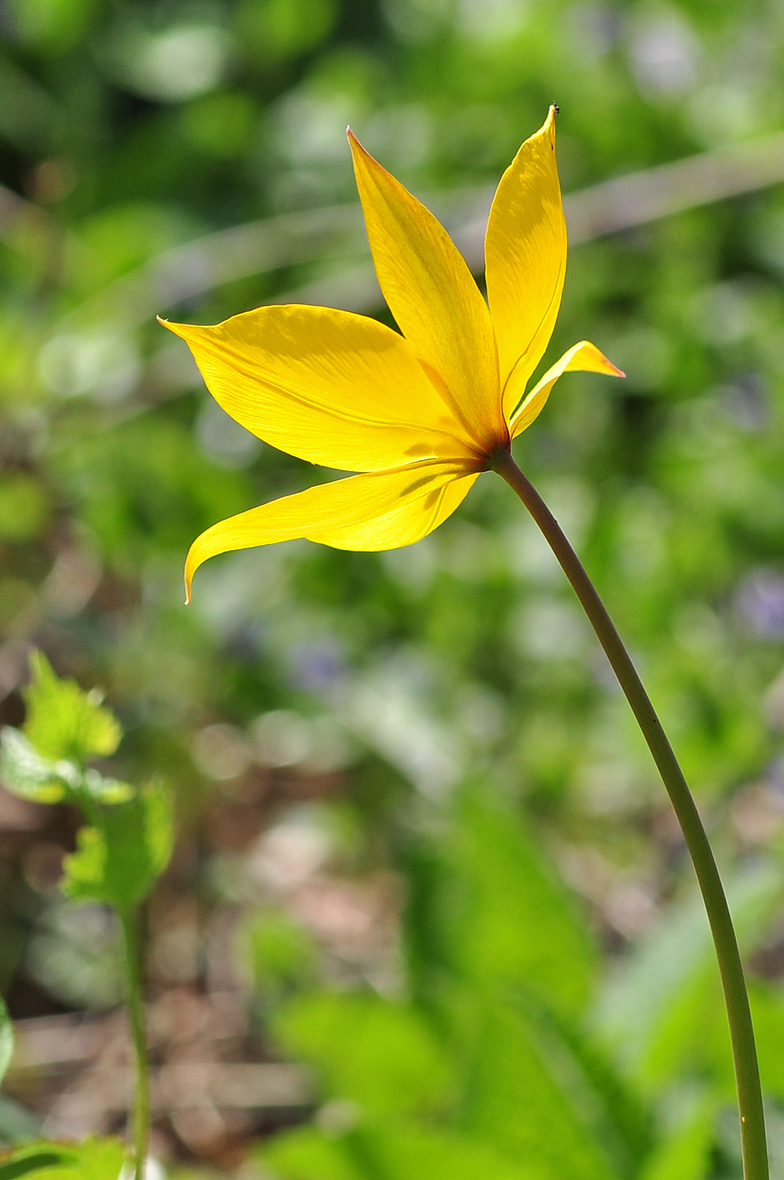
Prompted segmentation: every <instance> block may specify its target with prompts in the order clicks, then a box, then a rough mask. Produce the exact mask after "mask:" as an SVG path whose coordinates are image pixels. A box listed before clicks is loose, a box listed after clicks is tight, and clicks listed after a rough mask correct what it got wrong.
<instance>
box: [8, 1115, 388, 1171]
mask: <svg viewBox="0 0 784 1180" xmlns="http://www.w3.org/2000/svg"><path fill="white" fill-rule="evenodd" d="M256 1159H257V1160H258V1163H259V1164H260V1165H261V1166H262V1167H265V1166H267V1167H269V1168H271V1169H272V1170H273V1172H274V1174H275V1176H276V1177H280V1180H365V1176H366V1173H364V1172H363V1171H362V1169H358V1167H357V1164H356V1162H355V1161H354V1160H352V1159H351V1156H350V1154H349V1153H348V1152H347V1150H346V1144H345V1140H344V1139H336V1138H334V1137H329V1136H327V1135H325V1134H324V1133H323V1131H320V1130H319V1129H318V1128H317V1127H298V1128H297V1129H296V1130H295V1131H286V1132H284V1133H283V1134H281V1135H276V1136H275V1137H274V1139H272V1140H271V1141H269V1142H268V1143H265V1144H264V1146H263V1148H261V1150H259V1151H258V1152H257V1153H256ZM0 1180H2V1177H0Z"/></svg>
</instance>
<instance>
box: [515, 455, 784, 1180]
mask: <svg viewBox="0 0 784 1180" xmlns="http://www.w3.org/2000/svg"><path fill="white" fill-rule="evenodd" d="M492 466H493V469H494V470H495V471H497V472H498V474H499V475H501V476H503V478H504V479H505V480H506V482H507V483H508V484H509V486H510V487H511V488H512V489H513V490H514V491H515V492H516V493H517V495H518V496H519V497H520V499H521V500H522V502H523V504H524V505H525V506H526V508H527V509H528V511H529V512H530V513H531V516H532V517H533V518H534V520H535V521H536V524H537V525H538V526H539V528H540V529H541V531H542V533H543V534H544V537H545V539H546V541H547V542H548V544H549V545H550V548H551V549H552V551H553V553H554V554H555V556H556V558H557V559H558V561H559V563H560V565H561V568H562V569H563V571H564V573H565V574H566V576H567V578H568V579H569V581H570V582H571V584H572V587H573V589H574V591H575V593H576V595H577V597H578V598H579V600H580V602H581V604H582V607H583V609H584V611H585V613H586V615H587V616H588V619H589V621H590V623H591V626H592V627H593V629H594V631H595V632H596V635H597V638H598V640H599V642H600V643H601V645H602V647H603V648H604V651H605V654H606V656H607V658H608V660H609V661H610V664H611V665H612V667H613V670H614V672H615V675H616V676H617V677H618V682H619V683H620V686H621V688H622V689H623V691H624V693H625V695H626V699H627V700H628V702H629V704H630V705H631V708H632V712H633V713H634V716H635V717H636V718H637V722H638V724H639V726H640V729H641V730H642V732H643V736H644V737H645V740H646V742H647V743H648V748H649V749H650V751H651V754H652V755H653V759H654V761H655V763H656V766H657V767H658V770H659V774H660V775H661V777H662V781H663V782H664V786H665V787H666V789H667V794H668V795H669V796H670V801H671V802H672V806H673V808H674V810H675V814H676V816H677V817H678V823H679V824H680V826H681V831H682V832H683V837H684V840H685V841H686V847H687V848H688V850H689V855H690V856H691V859H692V863H693V865H694V869H695V872H696V874H697V880H698V882H699V886H700V890H701V892H702V897H703V901H704V902H705V909H706V911H707V914H708V921H709V922H710V927H711V932H712V934H713V942H714V945H715V947H716V957H717V959H718V961H719V971H720V974H721V983H722V987H723V989H724V1001H725V1004H726V1007H727V1018H728V1021H729V1026H730V1037H731V1041H732V1056H733V1061H734V1064H735V1081H736V1084H737V1089H738V1106H739V1110H740V1123H741V1141H742V1146H743V1175H744V1178H745V1180H769V1173H768V1151H767V1145H766V1141H765V1116H764V1111H763V1107H762V1090H761V1087H760V1078H759V1066H758V1064H757V1050H756V1047H755V1044H754V1029H753V1027H752V1023H751V1012H750V1010H749V997H748V993H747V991H746V983H745V980H744V977H743V964H742V962H741V958H740V951H739V950H738V940H737V938H736V937H735V930H734V927H733V925H732V917H731V915H730V910H729V906H728V905H727V898H726V897H725V894H724V888H723V886H722V883H721V877H720V876H719V870H718V868H717V866H716V861H715V859H714V856H713V851H712V849H711V846H710V843H709V841H708V837H707V835H706V833H705V829H704V827H703V826H702V821H701V819H700V816H699V812H698V811H697V807H696V804H695V802H694V799H693V798H692V795H691V792H690V791H689V788H688V786H687V785H686V780H685V778H684V777H683V772H682V770H681V768H680V766H679V765H678V762H677V759H676V757H675V754H674V753H673V750H672V747H671V745H670V743H669V741H668V740H667V736H666V734H665V733H664V730H663V729H662V727H661V722H660V721H659V718H658V717H657V716H656V712H655V710H654V708H653V705H652V704H651V702H650V699H649V697H648V694H647V692H646V691H645V688H644V687H643V684H642V681H641V680H640V677H639V676H638V674H637V670H636V668H635V667H634V664H633V663H632V661H631V658H630V656H629V653H628V652H627V650H626V648H625V647H624V645H623V642H622V640H621V638H620V636H619V634H618V632H617V631H616V629H615V626H614V624H613V622H612V620H611V618H610V616H609V615H608V614H607V611H606V609H605V606H604V603H603V602H602V600H601V598H600V597H599V595H598V593H597V591H596V589H595V587H594V585H593V583H592V582H591V579H590V578H589V577H588V574H587V573H586V572H585V570H584V569H583V566H582V564H581V562H580V559H579V558H578V557H577V554H576V553H575V551H574V549H572V547H571V545H570V544H569V541H568V540H567V538H566V536H565V534H564V533H563V531H562V529H561V527H560V525H559V524H558V521H557V520H556V519H555V517H554V516H553V514H552V512H551V511H550V509H549V508H548V507H547V505H546V504H545V502H544V500H543V499H542V497H541V496H540V495H539V493H538V492H537V490H536V488H535V487H534V486H533V484H532V483H531V482H530V480H529V479H528V478H527V477H526V476H525V475H524V474H523V472H522V471H521V470H520V468H519V467H518V466H517V464H516V463H515V461H514V459H513V458H512V456H511V454H510V453H509V452H508V451H504V452H503V453H501V454H499V455H496V456H494V458H493V462H492Z"/></svg>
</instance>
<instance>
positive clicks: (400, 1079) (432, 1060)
mask: <svg viewBox="0 0 784 1180" xmlns="http://www.w3.org/2000/svg"><path fill="white" fill-rule="evenodd" d="M274 1027H275V1032H276V1034H277V1036H278V1038H279V1039H280V1040H281V1042H282V1043H283V1045H284V1046H285V1047H286V1049H287V1051H288V1052H289V1053H291V1054H293V1055H296V1056H300V1057H302V1058H304V1059H305V1060H306V1061H308V1062H310V1063H312V1064H313V1065H315V1066H316V1067H317V1069H318V1073H319V1078H320V1080H321V1084H322V1087H323V1092H324V1093H325V1094H326V1095H327V1096H328V1097H329V1098H339V1099H350V1100H351V1101H352V1102H355V1103H357V1104H358V1105H359V1106H360V1107H361V1108H362V1110H364V1111H367V1112H368V1113H369V1114H371V1115H378V1116H385V1117H386V1116H389V1115H398V1114H401V1113H403V1112H405V1111H412V1110H413V1111H427V1110H433V1109H438V1108H439V1107H441V1106H442V1105H443V1104H444V1102H445V1101H446V1098H447V1094H448V1091H449V1083H450V1069H449V1065H448V1061H447V1060H446V1059H445V1057H444V1054H443V1053H442V1052H441V1050H440V1049H439V1045H438V1043H437V1042H436V1040H435V1038H434V1037H433V1035H432V1034H431V1033H430V1032H429V1030H428V1028H427V1026H426V1024H425V1023H424V1021H423V1020H422V1018H421V1017H420V1016H419V1015H418V1014H417V1013H416V1012H414V1011H413V1010H412V1009H410V1008H407V1007H405V1006H404V1005H403V1004H397V1003H391V1002H390V1001H387V1000H382V999H381V998H380V997H378V996H374V995H370V994H367V995H364V994H363V995H357V994H353V995H337V994H322V995H318V994H315V995H309V996H303V997H301V998H299V999H296V1000H293V1001H291V1002H290V1003H289V1004H288V1005H287V1006H286V1008H285V1009H284V1011H283V1012H282V1014H281V1015H280V1016H279V1018H278V1019H277V1020H276V1021H275V1025H274Z"/></svg>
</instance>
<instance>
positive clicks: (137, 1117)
mask: <svg viewBox="0 0 784 1180" xmlns="http://www.w3.org/2000/svg"><path fill="white" fill-rule="evenodd" d="M120 922H121V923H122V931H123V941H124V944H125V979H126V991H127V997H128V1012H129V1014H130V1018H131V1035H132V1037H133V1045H134V1050H135V1054H136V1094H135V1100H134V1112H133V1138H134V1147H133V1154H134V1172H133V1177H134V1180H143V1177H144V1170H145V1163H146V1161H147V1145H148V1141H149V1138H150V1075H149V1068H148V1064H147V1030H146V1028H145V1024H144V996H143V993H142V970H141V954H140V949H139V914H138V910H130V911H128V910H126V911H123V912H121V913H120Z"/></svg>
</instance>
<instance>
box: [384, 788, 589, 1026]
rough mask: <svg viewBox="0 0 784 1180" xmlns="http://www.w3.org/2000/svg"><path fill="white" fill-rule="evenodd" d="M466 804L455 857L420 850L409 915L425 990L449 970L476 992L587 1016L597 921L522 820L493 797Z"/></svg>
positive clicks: (419, 987) (450, 848)
mask: <svg viewBox="0 0 784 1180" xmlns="http://www.w3.org/2000/svg"><path fill="white" fill-rule="evenodd" d="M487 786H488V784H486V783H482V784H478V785H477V786H476V787H472V788H469V789H468V790H467V791H466V792H465V793H464V794H463V797H462V798H461V800H460V802H459V806H458V810H457V814H456V816H455V820H454V825H453V829H452V831H451V833H450V838H449V840H448V842H446V850H445V851H442V850H440V849H439V850H434V851H433V852H432V853H430V855H429V856H428V850H427V849H419V850H417V849H413V850H412V852H411V858H410V863H409V866H408V867H409V871H410V876H411V891H410V893H409V906H408V912H407V915H406V939H407V943H408V951H409V956H408V957H409V962H410V964H411V967H412V971H413V974H414V976H415V979H414V986H415V989H416V991H417V992H418V993H419V994H420V995H423V998H426V997H425V996H424V994H423V993H426V992H427V990H428V987H429V980H428V977H430V980H431V981H432V982H433V983H434V985H435V987H436V989H440V988H441V978H442V976H443V973H444V971H447V972H450V973H452V974H454V975H455V976H457V977H459V978H461V979H463V980H465V981H468V980H471V981H472V983H471V986H472V987H490V988H496V987H499V986H500V987H514V986H517V985H523V986H524V987H525V989H526V990H527V991H533V992H535V993H536V994H537V995H538V996H540V997H541V998H542V999H544V1000H546V1002H547V1004H548V1006H552V1007H554V1008H555V1009H557V1010H558V1011H559V1012H562V1013H564V1014H568V1015H577V1014H579V1013H581V1012H582V1011H583V1010H584V1008H585V1005H586V1003H587V1000H588V998H589V996H590V995H591V992H592V990H593V981H594V975H595V968H596V960H597V951H596V947H595V946H594V943H593V940H592V938H591V936H590V934H589V933H588V927H587V923H586V922H585V921H582V920H581V919H580V916H579V910H578V906H577V904H576V903H575V900H574V899H573V898H572V897H570V896H569V894H568V892H567V890H566V889H565V887H564V886H563V884H562V883H561V882H560V881H559V880H558V879H557V877H556V876H555V874H554V873H553V872H552V871H551V869H550V867H549V866H548V865H547V863H546V862H545V861H544V859H543V857H542V856H541V853H540V851H539V849H538V848H537V847H536V844H535V841H534V839H533V837H532V836H531V835H530V834H529V833H528V832H527V831H526V830H525V827H524V825H523V823H522V820H521V818H520V816H519V815H517V814H516V813H515V812H512V811H511V810H510V809H509V808H508V807H505V806H502V805H500V804H499V803H496V802H494V801H493V800H492V798H489V797H488V795H489V792H488V790H487Z"/></svg>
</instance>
